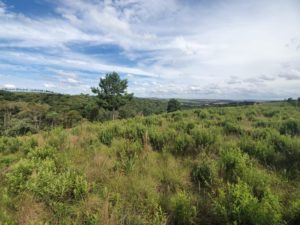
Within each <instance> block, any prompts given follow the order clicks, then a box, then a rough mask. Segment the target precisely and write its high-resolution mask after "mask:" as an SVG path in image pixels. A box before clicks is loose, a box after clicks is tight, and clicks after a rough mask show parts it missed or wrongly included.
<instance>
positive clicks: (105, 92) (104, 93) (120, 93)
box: [92, 72, 133, 119]
mask: <svg viewBox="0 0 300 225" xmlns="http://www.w3.org/2000/svg"><path fill="white" fill-rule="evenodd" d="M126 89H127V80H126V79H125V80H121V78H120V76H119V74H118V73H116V72H112V73H107V74H106V75H105V78H100V82H99V88H92V92H93V93H95V94H97V95H98V104H99V105H100V106H102V107H103V108H104V109H108V110H109V111H112V112H113V119H114V118H115V111H118V110H119V108H120V107H121V106H123V105H125V104H126V102H127V101H128V100H130V99H131V98H132V96H133V94H128V93H127V92H126Z"/></svg>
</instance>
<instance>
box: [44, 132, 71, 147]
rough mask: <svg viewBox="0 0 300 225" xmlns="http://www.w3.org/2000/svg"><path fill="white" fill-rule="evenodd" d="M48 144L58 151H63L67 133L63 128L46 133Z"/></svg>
mask: <svg viewBox="0 0 300 225" xmlns="http://www.w3.org/2000/svg"><path fill="white" fill-rule="evenodd" d="M46 135H47V136H46V138H47V144H48V145H50V146H53V147H55V148H57V149H61V148H62V146H63V145H64V143H65V140H66V137H67V133H66V131H65V130H64V129H63V128H55V129H53V130H52V131H50V132H47V133H46Z"/></svg>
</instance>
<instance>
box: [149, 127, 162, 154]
mask: <svg viewBox="0 0 300 225" xmlns="http://www.w3.org/2000/svg"><path fill="white" fill-rule="evenodd" d="M149 139H150V143H151V146H152V148H153V149H154V150H157V151H161V150H162V149H163V147H164V145H165V144H166V143H165V141H166V137H165V134H164V133H163V132H162V131H161V130H160V129H155V128H152V129H150V130H149Z"/></svg>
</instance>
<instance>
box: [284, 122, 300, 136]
mask: <svg viewBox="0 0 300 225" xmlns="http://www.w3.org/2000/svg"><path fill="white" fill-rule="evenodd" d="M280 133H281V134H285V135H292V136H295V135H299V134H300V121H298V120H295V119H289V120H286V121H284V122H282V124H281V126H280Z"/></svg>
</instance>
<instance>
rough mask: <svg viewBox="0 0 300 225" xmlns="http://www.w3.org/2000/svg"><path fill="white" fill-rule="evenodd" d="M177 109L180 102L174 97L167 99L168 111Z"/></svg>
mask: <svg viewBox="0 0 300 225" xmlns="http://www.w3.org/2000/svg"><path fill="white" fill-rule="evenodd" d="M177 110H180V102H179V101H178V100H176V99H174V98H172V99H170V100H169V101H168V107H167V111H168V112H175V111H177Z"/></svg>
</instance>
